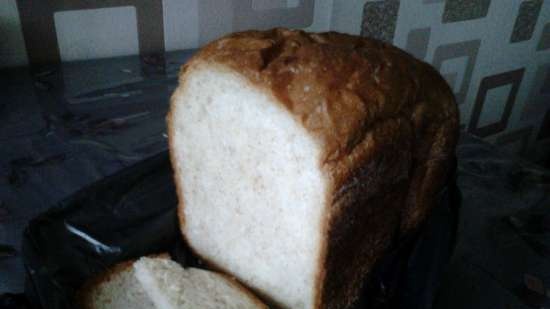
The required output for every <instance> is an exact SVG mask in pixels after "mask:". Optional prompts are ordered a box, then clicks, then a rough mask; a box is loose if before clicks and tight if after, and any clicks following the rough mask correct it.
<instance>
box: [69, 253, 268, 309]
mask: <svg viewBox="0 0 550 309" xmlns="http://www.w3.org/2000/svg"><path fill="white" fill-rule="evenodd" d="M79 296H80V297H79V299H80V301H81V304H82V306H81V307H82V308H84V309H123V308H128V309H146V308H147V309H151V308H156V309H195V308H204V309H237V308H242V309H265V308H267V307H266V306H265V305H264V304H263V303H262V302H261V301H260V300H259V299H257V298H256V297H255V296H254V295H252V294H251V293H250V292H249V291H248V290H246V289H245V288H244V287H243V286H241V285H240V284H239V283H237V282H236V281H235V280H233V279H231V278H229V277H226V276H224V275H221V274H218V273H214V272H211V271H207V270H202V269H198V268H186V269H184V268H183V267H181V266H180V265H179V264H178V263H176V262H174V261H172V260H170V259H169V258H167V256H161V257H154V258H153V257H143V258H140V259H139V260H137V261H129V262H124V263H121V264H119V265H116V266H115V267H113V268H112V269H111V270H109V271H107V272H106V273H105V274H102V275H100V276H99V277H98V278H96V279H94V280H92V281H91V282H90V283H88V284H86V285H85V286H84V287H83V289H81V292H80V293H79Z"/></svg>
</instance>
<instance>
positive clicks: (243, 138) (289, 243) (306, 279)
mask: <svg viewBox="0 0 550 309" xmlns="http://www.w3.org/2000/svg"><path fill="white" fill-rule="evenodd" d="M192 70H193V74H190V75H188V76H187V77H186V80H185V82H184V86H183V87H182V88H180V89H179V90H178V91H177V92H176V94H175V95H174V98H173V100H174V101H173V103H172V110H171V114H170V117H169V121H170V126H171V136H170V137H171V149H172V153H171V155H172V156H173V162H175V163H176V164H175V166H174V169H175V173H176V181H177V182H178V183H179V184H180V189H181V192H180V203H181V204H182V205H180V206H181V208H180V212H183V213H180V216H181V217H182V218H183V219H182V221H183V223H182V231H183V234H184V236H185V238H186V240H187V241H188V243H189V244H190V246H191V247H192V248H193V250H194V251H195V252H196V253H198V254H199V255H200V256H201V257H203V258H204V259H205V260H207V261H208V262H210V263H212V264H213V265H215V266H216V267H219V268H221V269H222V270H225V271H228V272H229V273H231V274H232V275H234V276H236V277H238V278H239V279H240V280H241V281H243V282H244V283H246V284H247V285H249V286H250V287H252V288H254V289H255V290H256V291H257V292H259V293H260V294H262V295H268V296H269V298H270V300H271V301H273V302H274V303H276V304H278V305H279V306H282V307H285V308H312V307H313V306H314V302H315V297H316V288H315V287H316V280H317V278H318V277H317V276H318V275H319V273H318V270H319V269H320V265H319V263H320V255H321V254H322V250H321V249H322V248H321V246H322V237H323V236H322V232H323V227H324V224H323V222H324V217H323V214H324V208H323V205H325V204H326V201H325V199H326V198H327V192H326V191H327V189H328V188H327V181H326V179H325V175H324V174H323V172H322V169H321V166H320V164H321V163H320V161H321V147H320V145H319V144H318V141H317V140H315V139H314V138H313V137H312V136H311V135H310V134H308V133H307V132H306V131H305V129H304V128H303V126H301V125H300V124H299V123H298V122H297V121H296V120H295V119H294V118H293V116H292V115H291V114H290V113H289V112H288V111H287V110H285V109H284V108H283V107H281V106H280V104H278V103H277V102H275V100H276V99H275V98H274V97H273V96H272V95H271V94H270V93H269V92H267V91H264V90H262V89H260V88H257V87H255V86H254V85H253V84H251V83H250V82H249V81H248V80H246V79H245V78H244V77H243V76H242V75H240V74H238V73H236V72H233V71H232V70H230V69H228V68H226V67H224V66H223V65H218V64H209V63H200V64H198V65H195V66H194V67H193V68H192Z"/></svg>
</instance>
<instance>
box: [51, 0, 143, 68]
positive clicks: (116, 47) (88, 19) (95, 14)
mask: <svg viewBox="0 0 550 309" xmlns="http://www.w3.org/2000/svg"><path fill="white" fill-rule="evenodd" d="M54 23H55V29H56V30H57V31H56V33H57V43H58V46H59V53H60V56H61V60H62V61H73V60H79V59H89V58H105V57H109V56H111V57H112V56H125V55H132V54H137V53H139V44H138V42H139V40H138V32H137V17H136V9H135V7H133V6H121V7H115V8H100V9H87V10H71V11H61V12H56V13H54ZM83 28H86V29H91V30H90V31H86V35H85V36H84V35H82V31H83Z"/></svg>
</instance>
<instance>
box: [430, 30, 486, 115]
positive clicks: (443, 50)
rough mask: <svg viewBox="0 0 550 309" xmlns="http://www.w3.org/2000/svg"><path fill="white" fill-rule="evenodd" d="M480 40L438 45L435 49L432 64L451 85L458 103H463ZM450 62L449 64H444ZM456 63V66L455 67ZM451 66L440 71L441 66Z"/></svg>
mask: <svg viewBox="0 0 550 309" xmlns="http://www.w3.org/2000/svg"><path fill="white" fill-rule="evenodd" d="M480 44H481V40H473V41H464V42H458V43H451V44H446V45H441V46H438V47H437V48H436V49H435V53H434V59H433V66H434V67H435V68H436V69H437V70H438V71H440V72H441V73H442V74H443V75H444V76H445V77H446V78H447V81H448V82H449V83H454V85H451V87H453V90H454V93H455V96H456V101H457V103H458V104H462V103H464V100H465V99H466V95H467V94H468V88H469V85H470V79H471V77H472V72H473V71H474V66H475V63H476V58H477V54H478V51H479V46H480ZM446 62H450V65H444V64H445V63H446ZM457 65H458V67H457ZM447 67H449V69H451V68H452V70H454V72H453V71H445V72H442V70H441V69H442V68H444V69H447Z"/></svg>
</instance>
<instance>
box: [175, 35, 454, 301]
mask: <svg viewBox="0 0 550 309" xmlns="http://www.w3.org/2000/svg"><path fill="white" fill-rule="evenodd" d="M167 122H168V136H169V145H170V155H171V160H172V164H173V167H174V173H175V181H176V183H177V189H178V196H179V220H180V224H181V231H182V234H183V236H184V238H185V239H186V241H187V243H188V244H189V246H190V247H191V248H192V250H194V252H195V253H196V254H198V255H199V256H200V257H202V258H203V259H204V260H205V261H207V262H208V263H209V264H210V265H211V266H212V267H215V268H217V269H220V270H222V271H224V272H227V273H229V274H231V275H233V276H235V277H237V278H238V279H239V280H240V281H241V282H244V283H245V284H247V285H248V286H249V287H251V288H252V289H253V290H254V291H256V292H257V293H258V294H259V295H261V296H262V297H263V298H264V299H265V300H266V301H268V302H269V303H271V304H274V305H275V306H276V307H280V308H295V309H314V308H315V309H319V308H333V309H335V308H349V306H350V305H352V304H353V302H354V301H355V300H356V299H357V297H358V294H359V291H360V288H361V285H362V284H363V282H365V280H366V279H367V278H368V275H369V272H370V271H371V270H372V268H373V265H375V263H376V262H377V261H379V260H380V258H381V257H383V255H384V253H385V252H386V251H387V250H388V249H389V248H391V247H392V246H394V245H395V244H396V243H397V242H399V241H400V239H403V237H404V236H406V235H408V234H409V233H411V231H413V230H414V229H415V228H416V227H417V226H418V225H419V224H420V223H422V222H423V220H424V218H425V217H426V216H427V214H428V213H429V212H430V210H431V209H432V208H433V207H434V205H435V201H436V198H437V193H438V191H439V190H441V188H442V187H443V186H444V185H445V180H446V178H447V174H448V171H449V167H450V165H451V164H452V162H453V156H454V150H455V144H456V142H457V136H458V111H457V106H456V103H455V100H454V97H453V94H452V91H451V89H450V88H449V87H448V85H447V84H446V83H445V81H444V79H443V78H442V77H441V76H440V75H439V74H438V73H437V71H436V70H434V69H433V68H432V67H430V66H429V65H427V64H425V63H423V62H421V61H418V60H416V59H414V58H413V57H412V56H410V55H409V54H407V53H406V52H403V51H401V50H399V49H398V48H395V47H393V46H391V45H389V44H386V43H383V42H380V41H376V40H372V39H367V38H361V37H357V36H351V35H345V34H339V33H334V32H329V33H320V34H313V33H306V32H303V31H292V30H287V29H274V30H270V31H247V32H241V33H235V34H231V35H228V36H226V37H223V38H221V39H218V40H216V41H213V42H211V43H209V44H208V45H206V46H205V47H204V48H202V49H201V50H200V51H199V52H198V53H197V54H196V55H195V56H194V57H193V58H192V59H191V60H190V61H189V62H188V63H187V64H186V65H185V66H184V67H183V68H182V70H181V74H180V78H179V87H178V88H177V90H176V91H175V93H174V95H173V97H172V101H171V108H170V113H169V115H168V118H167Z"/></svg>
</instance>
